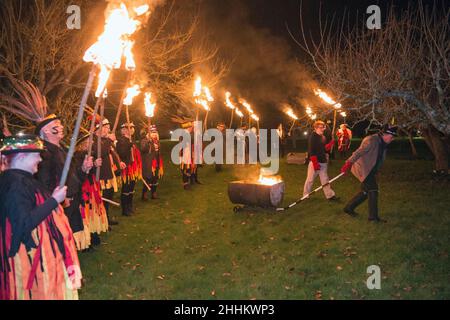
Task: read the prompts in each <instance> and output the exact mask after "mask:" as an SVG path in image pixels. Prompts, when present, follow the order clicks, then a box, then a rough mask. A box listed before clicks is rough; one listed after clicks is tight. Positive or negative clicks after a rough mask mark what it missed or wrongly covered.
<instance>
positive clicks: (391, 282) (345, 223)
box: [80, 144, 450, 299]
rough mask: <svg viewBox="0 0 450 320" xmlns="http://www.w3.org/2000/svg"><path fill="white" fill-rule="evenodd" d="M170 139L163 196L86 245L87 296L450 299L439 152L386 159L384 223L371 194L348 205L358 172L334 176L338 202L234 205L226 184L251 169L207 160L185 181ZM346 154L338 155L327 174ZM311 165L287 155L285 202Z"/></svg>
mask: <svg viewBox="0 0 450 320" xmlns="http://www.w3.org/2000/svg"><path fill="white" fill-rule="evenodd" d="M165 149H166V150H165V152H166V153H167V155H166V157H165V159H166V161H165V164H166V175H165V177H164V179H163V180H162V181H161V184H160V188H159V190H158V194H159V196H160V199H159V200H157V201H149V202H147V203H143V202H141V201H140V199H139V197H136V198H137V199H136V201H135V203H136V206H137V212H136V214H135V215H134V216H133V217H119V221H120V225H118V226H115V227H113V231H112V232H110V233H108V234H104V235H102V240H103V243H102V245H101V246H100V247H98V248H95V250H94V251H92V252H87V253H80V260H81V267H82V272H83V274H84V278H85V284H84V287H83V288H82V290H81V292H80V293H81V298H82V299H316V298H319V297H320V298H322V299H449V298H450V284H449V280H450V263H449V262H450V261H449V257H448V253H449V252H448V251H449V248H450V238H449V231H450V216H449V213H450V212H449V211H450V210H449V208H450V199H449V190H450V188H449V184H448V182H433V181H432V180H430V177H429V176H430V172H431V170H432V162H430V161H422V160H421V161H408V160H393V159H392V158H391V159H389V160H388V161H387V162H386V163H385V166H384V168H383V169H382V174H381V175H380V179H379V184H380V198H381V201H380V213H381V216H382V217H384V218H386V219H388V223H387V224H383V225H377V224H370V223H368V222H367V220H366V219H367V204H366V203H365V204H363V205H362V206H361V207H360V208H359V211H360V213H361V215H360V217H358V218H356V219H352V218H350V217H347V216H346V215H345V214H343V213H342V212H341V207H342V206H343V204H344V202H345V201H346V200H348V199H349V198H350V197H351V196H352V195H353V194H354V193H355V192H356V190H357V189H358V188H359V183H358V182H357V181H356V179H354V178H353V177H346V178H343V179H341V180H338V181H337V182H336V184H335V185H334V186H333V188H334V189H335V191H336V192H337V194H338V195H339V196H340V197H341V199H342V203H329V202H327V201H326V200H325V199H324V196H323V194H322V193H318V194H315V195H314V196H313V197H312V199H311V200H310V201H308V202H304V203H301V204H299V205H298V206H296V207H294V208H292V209H290V210H288V211H286V212H284V213H274V212H270V211H264V210H249V211H243V212H240V213H233V210H232V209H233V207H234V205H233V204H231V203H230V202H229V200H228V196H227V182H229V181H232V180H235V179H239V178H240V177H241V175H243V174H244V173H245V172H247V171H252V170H254V169H255V168H254V167H249V166H247V167H232V166H228V167H226V168H225V169H224V171H223V172H221V173H216V172H215V170H214V168H213V167H212V166H205V167H203V168H201V169H200V174H199V177H200V180H201V181H202V182H204V185H199V186H195V188H194V190H192V191H184V190H182V187H181V181H180V180H181V178H180V176H179V171H178V168H177V167H176V166H174V165H171V164H169V161H168V159H169V158H168V152H169V151H170V150H169V149H170V148H169V146H168V145H167V144H166V145H165ZM341 164H342V161H334V162H333V164H332V166H331V168H330V176H334V175H336V174H337V173H338V172H339V168H340V166H341ZM305 173H306V168H305V167H304V166H296V165H287V164H285V163H284V162H283V163H282V164H281V169H280V174H281V176H282V177H283V178H284V180H285V182H286V193H285V200H284V204H289V203H291V202H293V201H294V200H296V199H297V197H298V195H299V194H300V190H301V189H302V187H303V182H304V179H305ZM137 191H138V192H137V194H138V195H139V194H140V191H141V186H140V185H139V186H138V188H137ZM113 214H114V215H119V210H118V209H114V211H113ZM373 264H375V265H379V266H380V268H381V271H382V282H381V287H382V288H381V290H369V289H367V287H366V279H367V277H368V275H367V274H366V269H367V267H368V266H369V265H373ZM319 291H320V292H319Z"/></svg>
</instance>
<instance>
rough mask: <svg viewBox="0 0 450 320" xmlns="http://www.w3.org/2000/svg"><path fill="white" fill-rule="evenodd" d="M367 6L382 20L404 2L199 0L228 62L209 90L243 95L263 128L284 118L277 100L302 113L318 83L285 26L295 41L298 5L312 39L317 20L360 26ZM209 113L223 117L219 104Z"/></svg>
mask: <svg viewBox="0 0 450 320" xmlns="http://www.w3.org/2000/svg"><path fill="white" fill-rule="evenodd" d="M413 2H415V1H413ZM432 2H433V1H424V3H432ZM441 2H442V1H441ZM446 2H449V1H444V3H446ZM439 3H440V2H439ZM372 4H377V5H379V6H380V8H381V14H382V20H383V18H384V17H385V16H386V13H387V11H388V9H389V8H390V7H391V6H394V7H395V9H396V10H397V12H399V13H400V12H401V11H402V10H404V9H406V8H407V6H408V1H376V0H359V1H355V0H353V1H351V0H340V1H338V0H327V1H317V0H303V1H300V0H283V1H276V0H227V1H216V0H204V1H203V9H204V10H203V14H202V19H203V23H204V26H203V30H208V32H210V33H211V40H212V41H214V42H215V43H216V44H217V45H218V46H219V47H220V48H221V50H220V56H221V57H223V59H229V60H233V61H234V63H233V65H232V66H231V70H230V72H229V74H228V75H227V76H226V77H225V79H223V80H222V81H221V84H220V85H219V88H214V91H215V95H216V96H219V97H221V96H222V95H223V93H224V92H225V90H230V91H231V92H232V93H233V94H235V95H239V96H242V97H245V98H247V99H248V100H249V102H250V103H252V104H253V105H254V109H255V112H256V113H257V114H260V116H261V124H263V125H264V126H265V127H275V126H276V125H277V123H279V122H280V121H284V122H288V121H289V119H288V118H286V116H284V115H283V113H282V109H283V107H282V105H283V103H289V104H290V105H291V106H293V107H294V110H295V111H296V112H297V113H298V114H302V113H303V110H304V105H305V103H306V102H305V101H306V100H308V99H309V98H310V96H312V92H311V91H312V90H311V85H315V84H318V83H317V82H315V80H316V79H314V74H313V72H314V71H313V69H312V68H311V66H310V60H309V58H308V56H307V55H306V54H305V53H304V52H303V51H302V49H301V48H300V47H299V46H298V45H297V44H296V43H295V41H294V40H293V39H292V37H291V35H290V34H289V32H288V28H289V30H290V31H291V33H292V34H293V35H294V37H295V38H297V39H298V40H301V39H300V37H301V36H300V6H301V5H302V8H303V19H304V26H305V29H306V30H307V32H308V33H310V35H307V36H311V37H313V38H318V32H319V18H320V19H322V23H323V22H324V21H325V20H326V19H331V18H333V17H334V19H337V20H340V19H342V18H343V17H345V16H348V17H349V20H348V21H350V23H351V24H355V23H358V24H362V25H365V24H366V19H367V17H368V16H369V15H368V14H366V8H367V7H368V6H369V5H372ZM310 71H313V72H310ZM325 89H326V88H325ZM212 114H213V118H217V119H220V118H226V117H229V116H228V110H226V109H225V108H223V107H221V105H220V104H219V102H218V103H217V107H215V108H214V109H213V112H212Z"/></svg>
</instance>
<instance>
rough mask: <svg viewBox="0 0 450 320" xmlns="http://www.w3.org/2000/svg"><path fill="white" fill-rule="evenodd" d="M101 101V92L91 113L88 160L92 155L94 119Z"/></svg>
mask: <svg viewBox="0 0 450 320" xmlns="http://www.w3.org/2000/svg"><path fill="white" fill-rule="evenodd" d="M102 100H103V92H102V94H101V95H100V97H98V98H97V102H96V103H95V107H94V112H93V113H92V121H91V126H90V128H89V140H88V153H87V156H88V158H89V157H90V156H91V155H92V145H93V140H94V139H93V138H94V129H95V117H96V116H97V112H98V107H99V105H100V103H101V101H102Z"/></svg>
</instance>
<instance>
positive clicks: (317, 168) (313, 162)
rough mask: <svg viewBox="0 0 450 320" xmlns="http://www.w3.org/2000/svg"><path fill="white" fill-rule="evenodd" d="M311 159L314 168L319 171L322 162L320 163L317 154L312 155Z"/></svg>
mask: <svg viewBox="0 0 450 320" xmlns="http://www.w3.org/2000/svg"><path fill="white" fill-rule="evenodd" d="M309 160H311V162H312V164H313V168H314V170H315V171H319V170H320V163H319V160H318V159H317V156H312V157H310V158H309Z"/></svg>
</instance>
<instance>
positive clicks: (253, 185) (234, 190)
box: [228, 175, 284, 211]
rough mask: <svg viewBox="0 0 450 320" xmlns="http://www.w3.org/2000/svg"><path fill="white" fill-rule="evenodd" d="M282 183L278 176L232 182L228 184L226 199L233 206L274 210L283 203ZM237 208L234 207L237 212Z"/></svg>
mask: <svg viewBox="0 0 450 320" xmlns="http://www.w3.org/2000/svg"><path fill="white" fill-rule="evenodd" d="M283 196H284V182H283V181H282V180H281V177H279V176H262V175H260V177H259V179H258V180H240V181H232V182H230V183H229V184H228V197H229V198H230V201H231V202H232V203H234V204H241V205H244V207H262V208H276V207H278V206H279V205H280V204H281V202H282V201H283ZM238 209H240V208H238V207H235V211H237V210H238Z"/></svg>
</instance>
